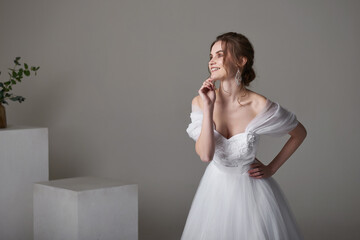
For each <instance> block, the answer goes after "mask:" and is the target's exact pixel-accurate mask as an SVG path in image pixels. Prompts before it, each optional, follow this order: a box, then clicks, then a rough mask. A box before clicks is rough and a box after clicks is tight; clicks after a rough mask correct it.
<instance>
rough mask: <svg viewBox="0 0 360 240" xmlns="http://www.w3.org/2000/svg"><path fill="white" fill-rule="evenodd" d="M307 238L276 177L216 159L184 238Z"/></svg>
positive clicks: (207, 172)
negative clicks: (255, 173) (261, 176)
mask: <svg viewBox="0 0 360 240" xmlns="http://www.w3.org/2000/svg"><path fill="white" fill-rule="evenodd" d="M280 239H281V240H298V239H303V236H302V235H301V233H300V231H299V229H298V226H297V223H296V221H295V218H294V216H293V214H292V212H291V210H290V208H289V205H288V203H287V200H286V199H285V196H284V194H283V192H282V191H281V189H280V187H279V185H278V183H277V182H276V181H275V179H273V178H272V177H270V178H264V179H255V178H252V177H250V176H249V174H248V173H247V171H246V170H243V169H240V168H237V167H236V168H233V167H226V166H223V165H221V164H219V163H216V162H215V161H212V162H211V163H210V164H209V165H208V166H207V168H206V170H205V173H204V175H203V177H202V179H201V181H200V184H199V187H198V189H197V191H196V194H195V197H194V199H193V202H192V205H191V208H190V211H189V214H188V218H187V220H186V224H185V228H184V231H183V233H182V237H181V240H280Z"/></svg>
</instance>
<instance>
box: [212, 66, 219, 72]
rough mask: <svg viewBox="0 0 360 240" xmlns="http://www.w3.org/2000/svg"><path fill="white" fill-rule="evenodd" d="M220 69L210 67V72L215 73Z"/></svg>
mask: <svg viewBox="0 0 360 240" xmlns="http://www.w3.org/2000/svg"><path fill="white" fill-rule="evenodd" d="M219 69H220V68H218V67H212V68H210V71H211V72H215V71H217V70H219Z"/></svg>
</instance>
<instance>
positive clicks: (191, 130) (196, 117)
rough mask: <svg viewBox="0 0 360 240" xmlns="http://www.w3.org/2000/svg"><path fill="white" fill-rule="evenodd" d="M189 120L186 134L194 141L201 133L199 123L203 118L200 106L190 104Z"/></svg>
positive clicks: (200, 123)
mask: <svg viewBox="0 0 360 240" xmlns="http://www.w3.org/2000/svg"><path fill="white" fill-rule="evenodd" d="M190 119H191V122H190V124H189V126H188V127H187V129H186V132H187V133H188V135H189V136H190V137H191V138H192V139H194V141H196V140H197V139H198V138H199V136H200V133H201V125H202V119H203V112H202V110H201V108H200V107H198V106H196V105H191V113H190Z"/></svg>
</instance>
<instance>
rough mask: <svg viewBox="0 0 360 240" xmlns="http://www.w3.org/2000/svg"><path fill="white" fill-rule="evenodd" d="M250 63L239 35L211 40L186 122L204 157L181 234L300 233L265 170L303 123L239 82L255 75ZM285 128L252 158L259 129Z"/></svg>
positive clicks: (261, 236)
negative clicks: (269, 151) (271, 149)
mask: <svg viewBox="0 0 360 240" xmlns="http://www.w3.org/2000/svg"><path fill="white" fill-rule="evenodd" d="M253 62H254V50H253V47H252V44H251V43H250V42H249V40H248V39H247V38H246V37H245V36H244V35H242V34H239V33H234V32H229V33H225V34H222V35H220V36H218V37H217V38H216V40H215V41H214V42H213V43H212V44H211V47H210V60H209V70H210V73H211V75H210V77H209V78H208V79H206V80H205V81H204V82H203V84H202V86H201V88H200V89H199V91H198V93H199V95H198V96H196V97H195V98H194V99H193V100H192V112H191V114H190V118H191V123H190V124H189V126H188V128H187V129H186V131H187V133H188V134H189V136H190V137H191V138H192V139H194V140H195V141H196V143H195V150H196V153H197V154H198V155H199V157H200V159H201V161H204V162H209V164H208V166H207V168H206V170H205V173H204V175H203V177H202V179H201V181H200V184H199V187H198V189H197V192H196V194H195V197H194V199H193V202H192V205H191V208H190V212H189V214H188V217H187V220H186V224H185V227H184V231H183V234H182V237H181V239H182V240H242V239H243V240H265V239H269V240H280V239H284V240H296V239H303V236H302V234H301V232H300V230H299V228H298V226H297V223H296V220H295V217H294V216H293V214H292V212H291V209H290V207H289V204H288V202H287V200H286V198H285V196H284V194H283V192H282V190H281V189H280V187H279V185H278V184H277V182H276V181H275V179H273V178H272V175H274V174H275V173H276V172H277V170H278V169H279V168H280V167H281V166H282V165H283V164H284V163H285V161H286V160H287V159H289V157H290V156H291V155H292V154H293V153H294V152H295V150H296V149H297V148H298V147H299V146H300V145H301V143H302V142H303V140H304V139H305V137H306V134H307V133H306V129H305V128H304V126H303V125H302V124H301V123H300V122H299V121H298V120H297V117H296V115H295V114H294V113H292V112H291V111H288V110H287V109H285V108H284V107H282V106H281V105H280V104H279V103H277V102H273V101H271V100H270V99H268V98H266V97H264V96H262V95H261V94H258V93H256V92H254V91H251V90H249V89H247V88H246V86H249V84H250V82H251V81H253V80H254V78H255V72H254V70H253V68H252V66H253ZM215 81H220V86H219V89H216V87H215ZM286 134H289V135H290V138H289V139H288V141H287V142H286V144H285V145H284V147H283V148H282V149H281V151H280V152H279V153H278V154H277V156H276V157H275V158H274V159H273V160H272V161H271V162H270V163H269V164H268V165H265V164H263V163H262V162H261V161H259V160H258V159H257V158H256V157H255V155H256V151H257V147H258V143H259V138H260V136H261V135H270V136H284V135H286Z"/></svg>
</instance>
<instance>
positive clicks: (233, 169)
mask: <svg viewBox="0 0 360 240" xmlns="http://www.w3.org/2000/svg"><path fill="white" fill-rule="evenodd" d="M254 162H255V158H254V159H253V160H251V161H247V162H239V163H238V164H236V166H226V165H224V164H223V163H221V162H220V161H219V160H218V159H213V160H212V161H211V163H210V164H212V165H213V166H214V167H215V168H217V169H218V170H219V171H222V172H225V173H233V174H242V175H244V174H248V172H247V171H249V169H250V164H251V163H254Z"/></svg>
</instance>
